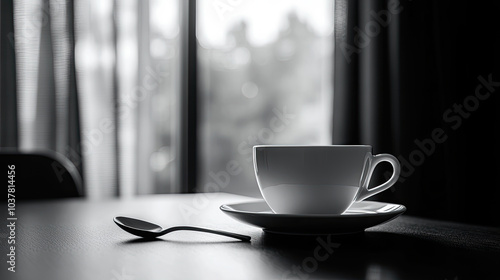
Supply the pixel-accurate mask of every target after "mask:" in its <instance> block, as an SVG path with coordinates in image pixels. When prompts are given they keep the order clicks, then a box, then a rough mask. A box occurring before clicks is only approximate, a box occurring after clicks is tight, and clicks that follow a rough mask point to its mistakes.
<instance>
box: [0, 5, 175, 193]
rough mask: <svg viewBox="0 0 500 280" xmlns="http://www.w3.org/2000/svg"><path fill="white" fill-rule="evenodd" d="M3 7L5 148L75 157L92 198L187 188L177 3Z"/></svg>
mask: <svg viewBox="0 0 500 280" xmlns="http://www.w3.org/2000/svg"><path fill="white" fill-rule="evenodd" d="M1 8H2V9H1V23H2V24H1V28H2V29H1V31H2V37H1V41H0V43H1V55H2V56H1V63H0V64H1V86H2V88H1V93H0V101H1V103H0V133H1V134H0V147H1V148H16V149H20V150H24V151H29V150H45V149H48V150H53V151H56V152H58V153H60V154H62V155H64V156H66V157H67V158H68V159H70V160H71V161H73V163H74V164H75V166H76V167H77V169H78V171H79V173H80V174H82V177H83V181H84V185H85V193H86V195H87V196H88V197H90V198H101V197H109V196H117V195H121V196H131V195H135V194H151V193H170V192H178V191H179V186H178V185H177V184H176V181H175V180H176V179H177V177H176V176H177V172H178V169H177V168H176V165H177V160H176V159H175V152H174V151H175V148H176V147H175V145H176V144H177V142H176V141H173V139H175V137H176V135H177V133H176V132H177V129H178V127H177V125H176V124H177V122H178V118H177V115H176V114H177V111H176V110H177V109H176V108H177V97H176V96H177V95H178V92H179V81H178V79H174V78H175V77H176V76H175V75H173V73H171V72H170V71H171V70H172V71H176V70H177V69H176V68H175V67H180V66H179V65H180V61H179V55H178V54H179V51H180V49H179V45H180V43H179V36H178V30H179V26H178V25H179V19H178V14H179V12H180V7H179V5H178V2H177V1H176V0H169V1H163V0H150V1H138V0H121V1H116V0H74V1H61V0H19V1H11V0H6V1H2V3H1ZM167 13H169V15H175V16H174V17H172V16H169V17H165V16H164V15H165V14H167ZM177 72H178V71H177ZM170 74H172V75H170Z"/></svg>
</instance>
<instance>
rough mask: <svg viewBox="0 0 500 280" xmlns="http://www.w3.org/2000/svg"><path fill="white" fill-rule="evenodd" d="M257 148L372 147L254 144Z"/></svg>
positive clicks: (362, 146)
mask: <svg viewBox="0 0 500 280" xmlns="http://www.w3.org/2000/svg"><path fill="white" fill-rule="evenodd" d="M257 148H372V146H371V145H254V146H253V149H257Z"/></svg>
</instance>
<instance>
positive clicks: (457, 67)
mask: <svg viewBox="0 0 500 280" xmlns="http://www.w3.org/2000/svg"><path fill="white" fill-rule="evenodd" d="M499 8H500V7H499V4H497V3H495V2H494V1H490V2H487V1H480V2H470V1H415V0H414V1H397V0H396V1H380V0H360V1H353V0H337V1H336V11H335V13H336V14H335V16H336V27H335V28H336V30H335V46H336V47H335V77H334V86H335V88H334V94H335V95H334V96H335V97H334V117H333V143H334V144H370V145H372V146H373V149H374V153H391V154H394V155H395V156H398V158H399V160H400V162H401V164H402V175H401V178H400V181H399V182H398V183H397V184H396V185H394V186H393V188H392V189H391V190H390V191H386V192H384V193H382V194H380V195H378V196H375V197H373V200H380V201H387V202H395V203H402V204H404V205H406V206H407V208H408V210H407V213H408V214H410V215H419V216H425V217H432V218H437V219H447V220H453V221H461V222H468V223H476V224H486V225H496V226H498V225H500V219H499V218H498V217H500V210H499V208H498V207H497V206H496V204H497V203H496V199H497V198H498V195H499V193H500V191H499V189H500V188H499V187H500V183H499V181H498V180H497V174H498V173H497V172H500V165H499V163H498V162H499V161H498V160H497V159H496V156H498V152H499V151H500V149H499V148H498V144H499V143H500V142H499V135H498V134H499V124H500V122H499V118H500V110H499V109H500V106H499V105H500V104H499V98H498V96H497V95H498V94H499V93H500V75H499V73H498V65H500V63H499V54H500V43H499V42H500V39H499V36H500V25H499V24H498V23H497V20H496V19H495V18H496V17H497V14H498V12H499V11H500V10H499ZM390 172H391V169H390V167H388V166H385V165H383V166H381V167H380V168H378V170H377V172H376V178H374V180H373V181H374V182H372V184H378V183H380V182H382V181H384V180H385V179H386V178H387V176H388V175H389V174H390Z"/></svg>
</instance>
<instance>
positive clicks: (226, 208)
mask: <svg viewBox="0 0 500 280" xmlns="http://www.w3.org/2000/svg"><path fill="white" fill-rule="evenodd" d="M359 202H364V203H376V204H386V205H387V204H392V205H397V206H398V207H397V208H396V209H394V210H391V211H390V212H384V213H360V214H349V215H343V214H277V213H269V212H253V211H243V210H237V209H234V208H233V209H232V208H229V207H230V206H231V205H239V204H245V203H265V204H267V203H266V201H265V200H264V199H260V200H255V201H246V202H237V203H230V204H222V205H221V206H219V209H220V210H221V211H223V212H227V213H239V214H245V215H258V216H273V217H282V218H298V217H303V218H353V217H373V216H375V215H376V216H380V215H394V214H395V213H397V214H398V216H399V215H401V214H403V213H404V212H406V206H404V205H403V204H397V203H389V202H381V201H359ZM359 202H354V203H359Z"/></svg>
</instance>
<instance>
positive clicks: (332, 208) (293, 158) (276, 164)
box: [253, 145, 401, 214]
mask: <svg viewBox="0 0 500 280" xmlns="http://www.w3.org/2000/svg"><path fill="white" fill-rule="evenodd" d="M253 161H254V169H255V176H256V178H257V182H258V184H259V188H260V191H261V193H262V196H263V197H264V199H265V200H266V202H267V204H268V205H269V207H270V208H271V209H272V210H273V211H274V212H275V213H278V214H341V213H343V212H344V211H345V210H347V209H348V208H349V207H350V206H351V205H352V203H354V202H355V201H361V200H364V199H366V198H368V197H370V196H372V195H375V194H377V193H379V192H382V191H384V190H386V189H388V188H390V187H391V186H392V185H393V184H394V183H396V181H397V180H398V177H399V173H400V171H401V167H400V164H399V161H398V160H397V159H396V158H395V157H394V156H392V155H390V154H379V155H372V147H371V146H368V145H332V146H285V145H259V146H254V147H253ZM383 161H386V162H389V163H390V164H391V165H392V167H393V169H394V170H393V174H392V176H391V178H390V179H389V180H388V181H387V182H385V183H383V184H381V185H379V186H376V187H373V188H370V189H368V185H369V183H370V178H371V176H372V174H373V170H374V169H375V167H376V166H377V164H379V163H380V162H383Z"/></svg>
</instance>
